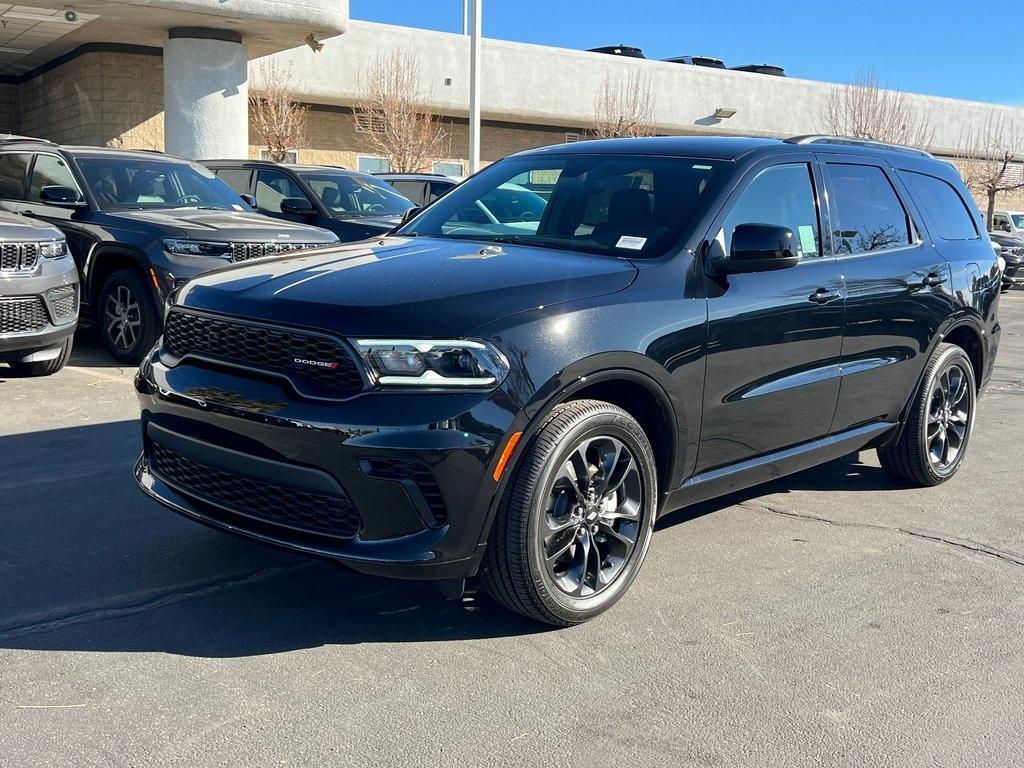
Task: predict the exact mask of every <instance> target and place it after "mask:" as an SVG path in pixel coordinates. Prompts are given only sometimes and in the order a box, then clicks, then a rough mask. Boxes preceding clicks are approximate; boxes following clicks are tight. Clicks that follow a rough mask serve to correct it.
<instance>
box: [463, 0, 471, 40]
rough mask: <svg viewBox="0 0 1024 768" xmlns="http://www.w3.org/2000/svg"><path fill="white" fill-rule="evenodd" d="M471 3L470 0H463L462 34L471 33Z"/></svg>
mask: <svg viewBox="0 0 1024 768" xmlns="http://www.w3.org/2000/svg"><path fill="white" fill-rule="evenodd" d="M469 3H470V0H462V34H464V35H468V34H469Z"/></svg>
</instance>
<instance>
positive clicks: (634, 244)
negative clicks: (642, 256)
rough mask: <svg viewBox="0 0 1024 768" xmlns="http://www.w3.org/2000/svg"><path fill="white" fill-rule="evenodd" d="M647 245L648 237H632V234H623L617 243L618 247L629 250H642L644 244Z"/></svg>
mask: <svg viewBox="0 0 1024 768" xmlns="http://www.w3.org/2000/svg"><path fill="white" fill-rule="evenodd" d="M645 245H647V238H646V237H632V236H631V235H623V236H622V237H620V238H619V242H617V243H616V244H615V247H616V248H625V249H626V250H629V251H642V250H643V249H644V246H645Z"/></svg>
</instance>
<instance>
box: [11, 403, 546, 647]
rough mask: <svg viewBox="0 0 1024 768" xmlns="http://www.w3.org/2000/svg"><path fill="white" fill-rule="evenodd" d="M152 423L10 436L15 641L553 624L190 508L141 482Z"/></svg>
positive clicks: (173, 640)
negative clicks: (179, 511)
mask: <svg viewBox="0 0 1024 768" xmlns="http://www.w3.org/2000/svg"><path fill="white" fill-rule="evenodd" d="M138 430H139V426H138V422H136V421H123V422H113V423H107V424H100V425H89V426H83V427H80V428H70V429H59V430H50V431H41V432H35V433H31V434H20V435H13V436H9V437H0V456H3V457H5V461H4V462H0V531H2V535H0V648H9V649H31V650H47V651H121V652H132V651H139V652H153V651H157V652H165V653H171V654H183V655H189V656H201V657H237V656H253V655H261V654H269V653H279V652H282V651H290V650H296V649H301V648H312V647H317V646H322V645H330V644H348V643H379V642H386V643H402V642H420V641H441V640H462V639H468V638H490V637H502V636H511V635H522V634H532V633H537V632H543V631H546V629H548V628H547V627H544V626H543V625H540V624H537V623H534V622H531V621H528V620H526V619H524V618H521V617H519V616H517V615H515V614H512V613H510V612H508V611H505V610H503V609H502V608H500V607H499V606H497V605H495V604H494V603H492V602H491V601H490V600H488V599H487V598H486V597H483V596H481V597H469V598H464V599H463V600H462V601H447V600H445V599H444V598H443V597H442V596H441V595H440V594H439V593H438V592H437V591H436V590H435V589H434V588H433V587H431V586H430V585H429V584H423V583H416V582H404V581H397V580H388V579H381V578H375V577H370V576H364V575H361V574H358V573H355V572H353V571H350V570H348V569H346V568H343V567H340V566H337V565H334V564H332V563H328V562H323V561H317V560H312V559H309V558H304V557H299V556H295V555H292V554H290V553H287V552H283V551H278V550H276V549H273V548H269V547H265V546H262V545H259V544H256V543H252V542H248V541H245V540H242V539H239V538H236V537H233V536H230V535H227V534H223V533H220V532H217V531H212V530H209V529H207V528H205V527H203V526H201V525H198V524H196V523H193V522H191V521H188V520H185V519H183V518H180V517H179V516H177V515H175V514H174V513H172V512H170V511H168V510H165V509H163V508H162V507H160V506H159V505H157V504H156V503H155V502H153V501H151V500H149V499H148V498H146V497H144V496H143V495H142V494H141V492H139V491H138V490H137V489H136V487H135V482H134V478H133V476H132V468H133V466H134V463H135V460H136V459H137V457H138V452H139V435H138Z"/></svg>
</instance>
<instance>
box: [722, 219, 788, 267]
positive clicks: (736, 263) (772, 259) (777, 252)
mask: <svg viewBox="0 0 1024 768" xmlns="http://www.w3.org/2000/svg"><path fill="white" fill-rule="evenodd" d="M799 261H800V249H799V245H798V243H797V241H796V238H795V237H794V236H793V231H792V230H791V229H788V228H787V227H777V226H774V225H772V224H740V225H739V226H738V227H736V229H734V230H733V232H732V247H731V249H730V251H729V258H728V261H727V269H728V271H729V272H769V271H771V270H775V269H786V268H787V267H792V266H795V265H796V264H797V263H798V262H799Z"/></svg>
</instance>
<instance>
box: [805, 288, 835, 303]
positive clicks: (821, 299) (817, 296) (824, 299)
mask: <svg viewBox="0 0 1024 768" xmlns="http://www.w3.org/2000/svg"><path fill="white" fill-rule="evenodd" d="M838 298H841V297H840V295H839V292H838V291H830V290H828V289H826V288H819V289H818V290H816V291H815V292H814V293H812V294H811V295H810V296H808V297H807V299H808V300H809V301H813V302H814V303H815V304H828V303H829V302H830V301H835V300H836V299H838Z"/></svg>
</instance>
